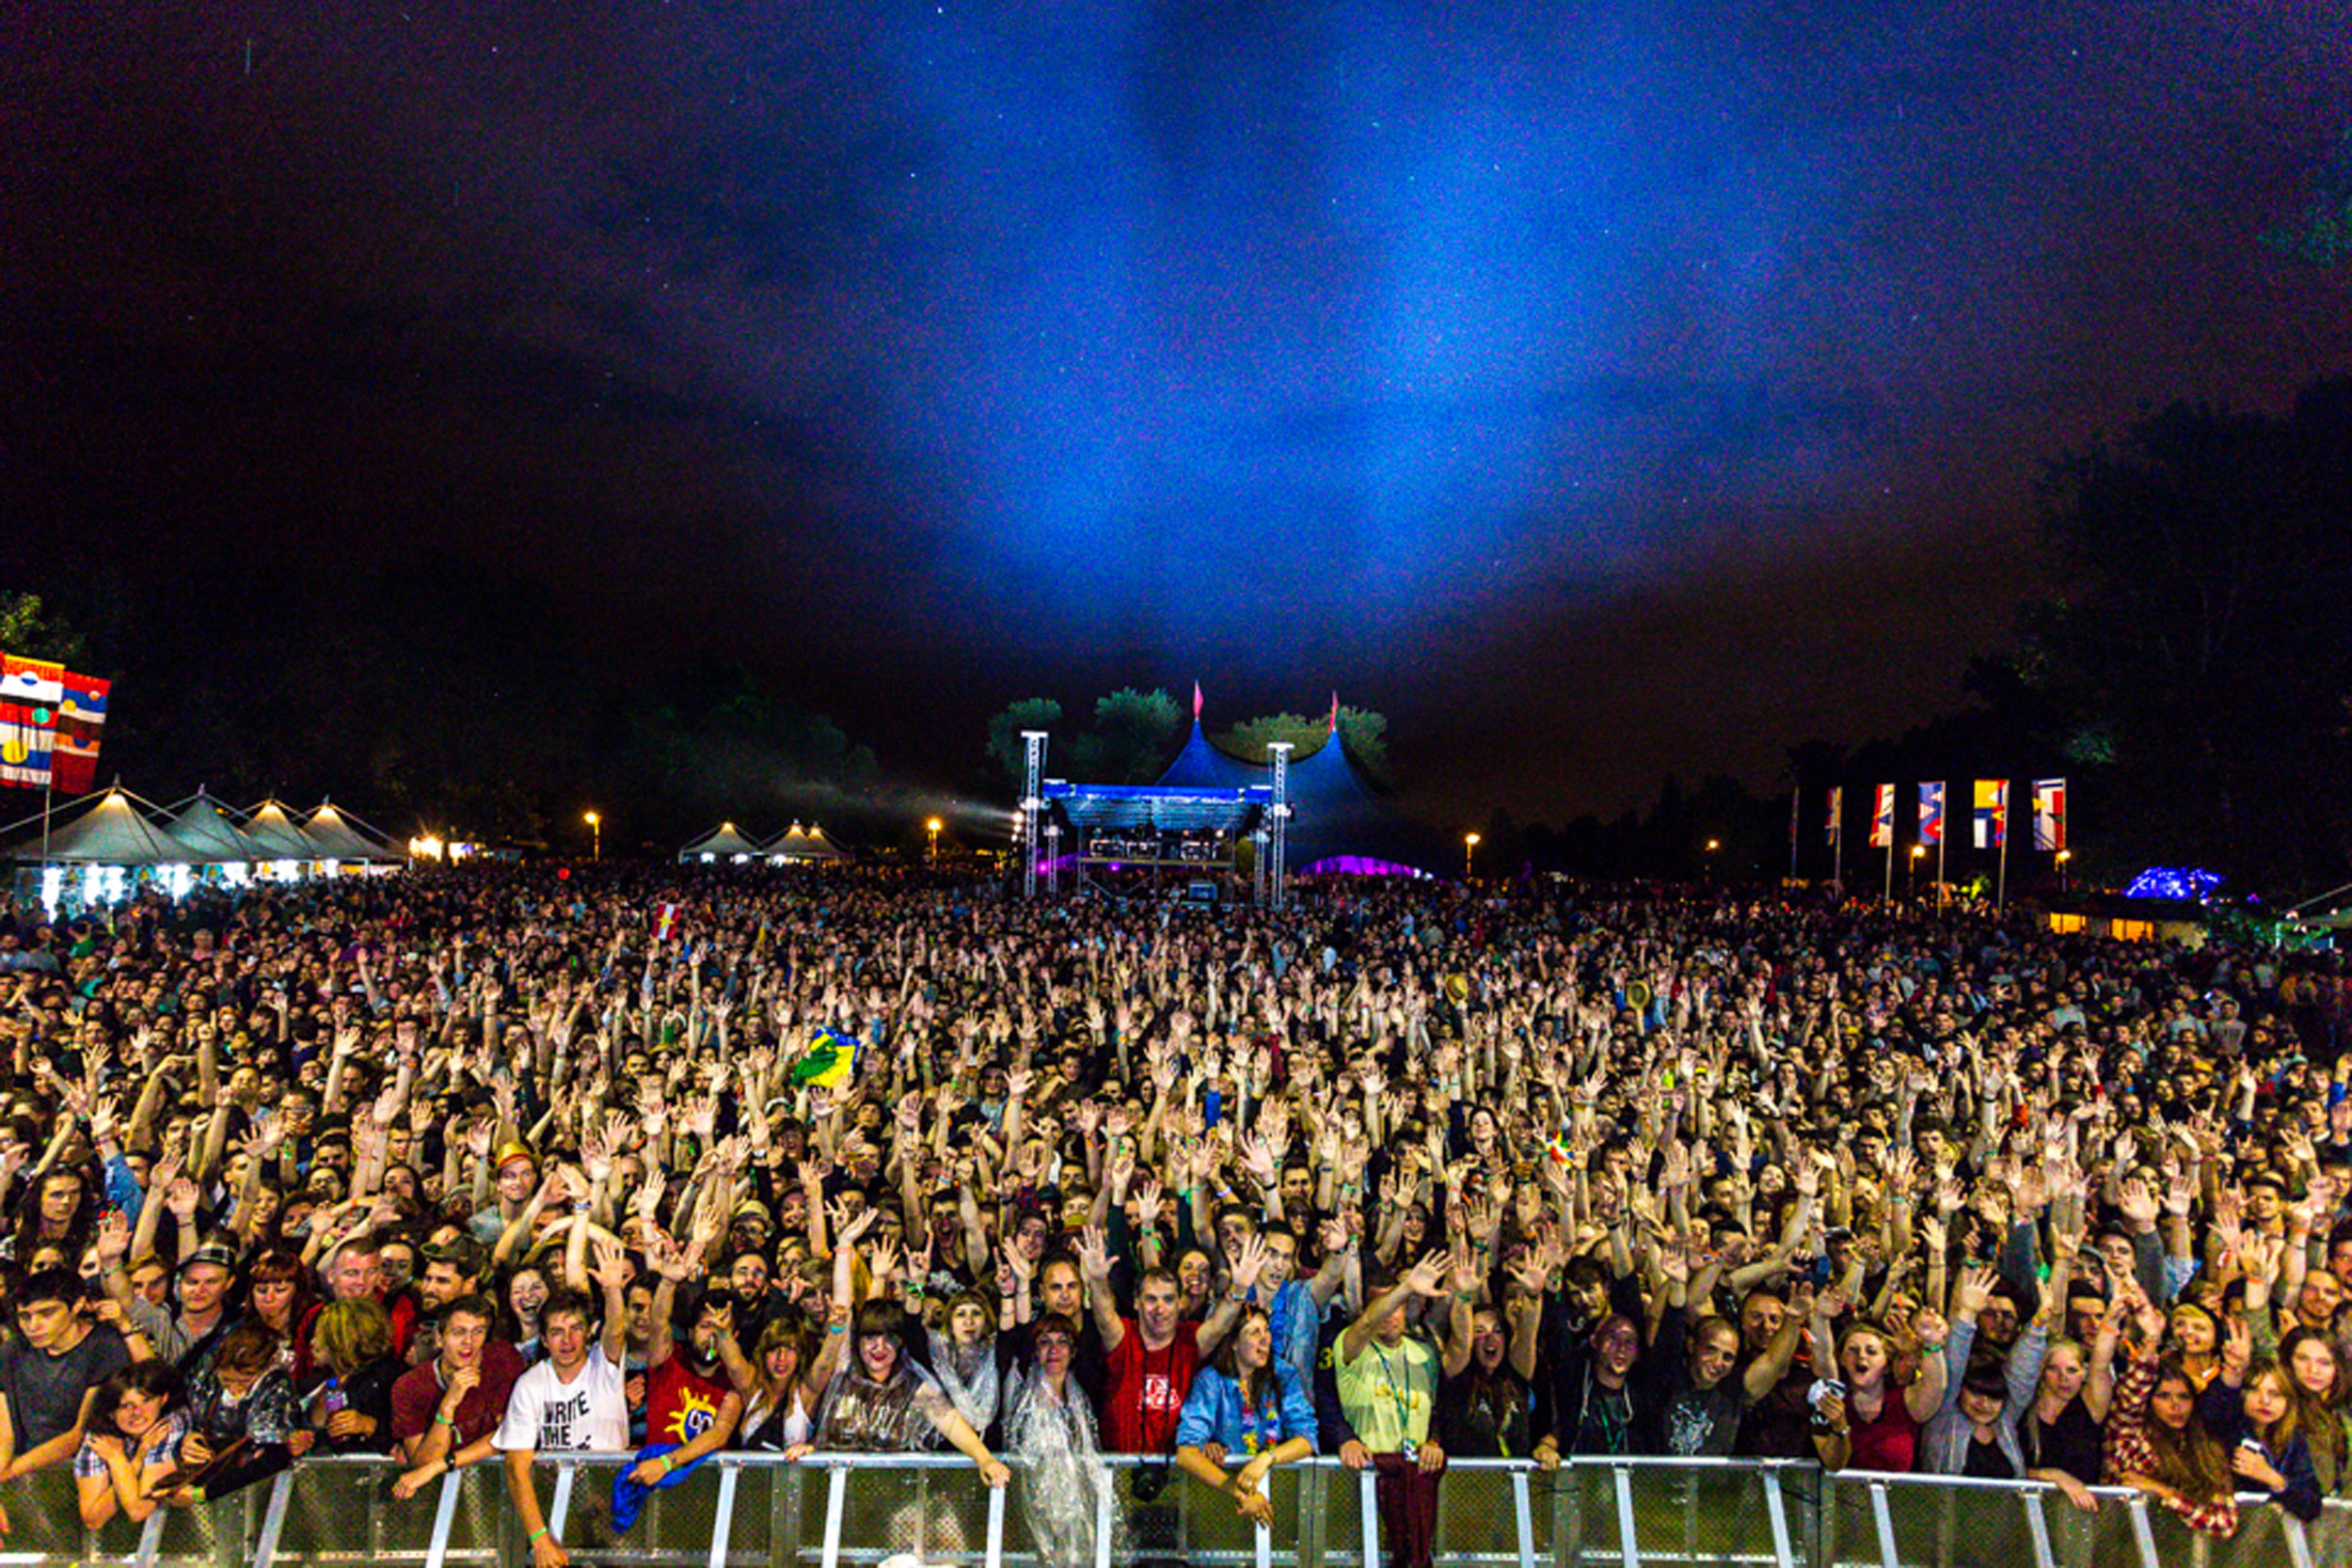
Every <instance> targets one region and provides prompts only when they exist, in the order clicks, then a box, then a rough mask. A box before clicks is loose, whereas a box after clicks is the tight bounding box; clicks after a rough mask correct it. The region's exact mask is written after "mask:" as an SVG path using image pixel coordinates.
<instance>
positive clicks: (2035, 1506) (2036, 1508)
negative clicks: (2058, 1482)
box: [2026, 1489, 2058, 1568]
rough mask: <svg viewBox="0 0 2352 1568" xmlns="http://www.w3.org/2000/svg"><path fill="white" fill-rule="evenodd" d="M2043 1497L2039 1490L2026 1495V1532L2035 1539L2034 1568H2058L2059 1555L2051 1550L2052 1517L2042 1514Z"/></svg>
mask: <svg viewBox="0 0 2352 1568" xmlns="http://www.w3.org/2000/svg"><path fill="white" fill-rule="evenodd" d="M2042 1497H2043V1494H2042V1492H2041V1491H2040V1490H2039V1489H2036V1490H2034V1491H2031V1492H2028V1493H2026V1534H2028V1535H2029V1536H2031V1537H2032V1539H2033V1563H2034V1568H2058V1554H2057V1553H2055V1552H2053V1551H2051V1550H2050V1516H2049V1515H2048V1514H2047V1513H2043V1512H2042Z"/></svg>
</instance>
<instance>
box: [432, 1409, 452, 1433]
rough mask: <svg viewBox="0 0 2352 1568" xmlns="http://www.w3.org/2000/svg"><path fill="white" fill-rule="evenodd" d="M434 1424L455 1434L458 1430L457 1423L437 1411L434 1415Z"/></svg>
mask: <svg viewBox="0 0 2352 1568" xmlns="http://www.w3.org/2000/svg"><path fill="white" fill-rule="evenodd" d="M433 1424H434V1425H436V1426H445V1427H447V1428H449V1429H450V1430H451V1431H452V1432H455V1431H456V1430H457V1423H456V1422H455V1421H453V1420H451V1419H450V1418H448V1417H447V1416H444V1415H442V1414H441V1413H440V1412H439V1411H437V1410H436V1411H435V1412H434V1413H433Z"/></svg>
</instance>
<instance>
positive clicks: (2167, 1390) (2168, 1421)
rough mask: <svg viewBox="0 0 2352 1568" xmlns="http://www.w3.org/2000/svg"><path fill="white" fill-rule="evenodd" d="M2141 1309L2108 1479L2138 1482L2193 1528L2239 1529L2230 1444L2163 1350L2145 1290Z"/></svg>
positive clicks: (2110, 1431) (2113, 1421)
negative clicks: (2217, 1433) (2201, 1414)
mask: <svg viewBox="0 0 2352 1568" xmlns="http://www.w3.org/2000/svg"><path fill="white" fill-rule="evenodd" d="M2137 1310H2138V1318H2139V1330H2140V1343H2139V1344H2137V1346H2134V1347H2133V1348H2132V1350H2131V1353H2130V1360H2129V1362H2128V1363H2127V1364H2126V1366H2125V1368H2124V1370H2123V1373H2122V1376H2121V1377H2120V1378H2118V1379H2117V1380H2116V1386H2115V1398H2114V1401H2113V1402H2112V1403H2111V1404H2110V1405H2109V1407H2108V1410H2107V1436H2106V1441H2107V1451H2106V1481H2107V1483H2108V1484H2109V1485H2114V1486H2131V1487H2137V1489H2138V1490H2140V1491H2142V1492H2145V1493H2147V1494H2148V1495H2149V1496H2150V1497H2153V1498H2155V1499H2156V1500H2157V1501H2158V1502H2160V1503H2162V1504H2163V1505H2164V1506H2165V1507H2167V1508H2169V1509H2170V1510H2172V1512H2173V1513H2178V1514H2179V1515H2180V1516H2181V1517H2182V1519H2183V1520H2185V1522H2186V1523H2187V1524H2188V1526H2189V1528H2192V1529H2199V1530H2203V1531H2204V1532H2205V1533H2207V1534H2209V1535H2231V1534H2233V1533H2235V1532H2236V1530H2237V1497H2236V1491H2237V1481H2236V1477H2235V1476H2234V1475H2233V1473H2232V1471H2231V1468H2230V1455H2229V1450H2228V1449H2225V1448H2223V1447H2222V1445H2221V1443H2220V1441H2219V1440H2218V1439H2217V1438H2216V1437H2215V1435H2214V1434H2213V1433H2212V1431H2211V1430H2209V1429H2208V1428H2207V1427H2206V1425H2205V1423H2204V1421H2203V1419H2202V1418H2200V1417H2199V1416H2198V1414H2197V1397H2198V1393H2199V1385H2198V1382H2197V1379H2196V1378H2195V1377H2194V1376H2193V1375H2192V1374H2191V1373H2190V1372H2189V1371H2188V1370H2187V1369H2186V1368H2185V1367H2183V1366H2182V1365H2181V1364H2180V1363H2179V1362H2177V1361H2169V1360H2166V1359H2163V1358H2161V1357H2159V1355H2158V1354H2157V1351H2156V1347H2157V1345H2158V1344H2159V1343H2160V1342H2161V1341H2162V1339H2163V1337H2164V1332H2165V1327H2166V1323H2165V1315H2164V1310H2163V1309H2162V1308H2161V1307H2156V1306H2154V1305H2153V1303H2151V1302H2149V1301H2148V1300H2147V1299H2146V1298H2145V1297H2144V1296H2143V1297H2141V1298H2140V1300H2139V1302H2138V1307H2137ZM2217 1362H2218V1358H2217Z"/></svg>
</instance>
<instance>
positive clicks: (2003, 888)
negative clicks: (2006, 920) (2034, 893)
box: [1993, 806, 2009, 910]
mask: <svg viewBox="0 0 2352 1568" xmlns="http://www.w3.org/2000/svg"><path fill="white" fill-rule="evenodd" d="M2000 821H2001V863H2000V874H1999V877H2000V879H1999V880H1998V881H1996V882H1994V884H1993V907H1994V909H1996V910H1999V909H2006V908H2007V907H2008V906H2009V810H2008V808H2007V807H2006V806H2004V807H2003V808H2002V810H2001V817H2000Z"/></svg>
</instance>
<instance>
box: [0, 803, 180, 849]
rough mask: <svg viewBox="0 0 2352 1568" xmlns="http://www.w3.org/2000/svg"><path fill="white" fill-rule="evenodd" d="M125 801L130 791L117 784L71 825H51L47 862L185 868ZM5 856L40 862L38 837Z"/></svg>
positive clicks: (168, 844)
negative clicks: (49, 860)
mask: <svg viewBox="0 0 2352 1568" xmlns="http://www.w3.org/2000/svg"><path fill="white" fill-rule="evenodd" d="M131 800H132V797H131V793H130V791H128V790H126V789H124V788H123V787H122V786H121V785H120V784H117V785H115V786H114V787H113V788H112V789H109V790H107V791H106V792H105V793H104V794H103V795H101V796H100V797H99V798H98V799H97V800H94V801H92V802H91V803H90V807H89V809H88V810H87V811H85V812H83V813H82V814H81V815H80V816H75V817H74V818H72V820H71V821H66V822H53V823H51V824H50V829H49V836H48V846H47V850H46V853H47V855H48V858H49V859H51V860H53V861H68V862H72V863H80V864H87V865H174V864H182V865H183V864H186V863H187V861H188V854H187V852H186V851H185V850H184V849H183V848H181V847H180V846H179V845H177V844H175V843H173V842H172V841H171V840H170V839H168V838H167V837H165V836H164V835H163V834H162V833H160V832H156V831H155V826H154V824H153V823H151V822H150V821H148V819H147V818H146V817H144V816H140V815H139V811H138V808H137V807H136V806H135V805H133V804H132V803H131ZM8 854H9V857H10V858H11V859H15V860H20V861H38V860H40V858H41V856H42V854H43V848H42V842H41V835H40V832H35V833H34V834H33V835H32V837H30V838H28V839H24V840H23V841H21V842H19V843H18V844H16V845H15V846H14V847H11V848H10V849H9V851H8Z"/></svg>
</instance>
